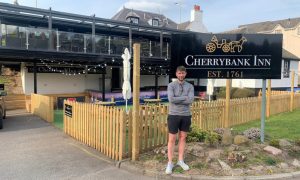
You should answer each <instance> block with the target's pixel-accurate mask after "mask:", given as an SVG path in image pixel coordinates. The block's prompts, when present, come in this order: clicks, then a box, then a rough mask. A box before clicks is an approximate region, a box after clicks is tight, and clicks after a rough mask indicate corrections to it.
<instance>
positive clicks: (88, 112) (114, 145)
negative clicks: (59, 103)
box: [64, 101, 128, 160]
mask: <svg viewBox="0 0 300 180" xmlns="http://www.w3.org/2000/svg"><path fill="white" fill-rule="evenodd" d="M64 104H68V105H71V106H72V112H73V113H72V117H68V116H66V115H65V113H64V124H65V126H64V132H65V133H66V134H69V135H70V136H72V137H73V138H75V139H77V140H79V141H81V142H83V143H85V144H87V145H88V146H90V147H93V148H95V149H96V150H98V151H100V152H102V153H104V154H105V155H106V156H108V157H110V158H111V159H115V160H121V159H123V158H125V157H128V153H127V156H126V154H125V147H126V146H128V141H126V128H127V127H126V120H127V119H126V118H127V116H126V113H125V112H124V110H122V109H119V108H115V107H104V106H100V105H95V104H89V103H79V102H70V101H65V102H64Z"/></svg>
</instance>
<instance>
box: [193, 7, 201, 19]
mask: <svg viewBox="0 0 300 180" xmlns="http://www.w3.org/2000/svg"><path fill="white" fill-rule="evenodd" d="M193 21H201V22H202V11H201V10H200V6H199V5H194V9H193V10H192V11H191V22H193Z"/></svg>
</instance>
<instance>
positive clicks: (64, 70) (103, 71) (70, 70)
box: [27, 66, 106, 75]
mask: <svg viewBox="0 0 300 180" xmlns="http://www.w3.org/2000/svg"><path fill="white" fill-rule="evenodd" d="M27 69H28V73H33V72H34V67H33V66H27ZM84 71H85V69H84V68H75V67H74V68H69V67H52V68H48V67H45V66H38V67H37V73H64V74H71V75H73V74H78V73H81V74H85V73H84ZM88 74H106V68H91V69H90V70H89V71H88Z"/></svg>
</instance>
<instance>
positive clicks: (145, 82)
mask: <svg viewBox="0 0 300 180" xmlns="http://www.w3.org/2000/svg"><path fill="white" fill-rule="evenodd" d="M168 83H169V76H159V78H158V85H159V86H167V85H168ZM145 86H155V75H141V87H145Z"/></svg>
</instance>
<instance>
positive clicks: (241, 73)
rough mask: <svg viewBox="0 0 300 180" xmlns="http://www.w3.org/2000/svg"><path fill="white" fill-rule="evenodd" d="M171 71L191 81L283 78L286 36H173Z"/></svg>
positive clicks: (196, 34)
mask: <svg viewBox="0 0 300 180" xmlns="http://www.w3.org/2000/svg"><path fill="white" fill-rule="evenodd" d="M171 49H172V54H171V66H172V67H171V70H172V74H174V75H175V71H176V67H177V66H180V65H183V66H184V67H186V69H187V78H217V79H280V78H281V61H282V34H200V33H194V34H173V35H172V43H171Z"/></svg>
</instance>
